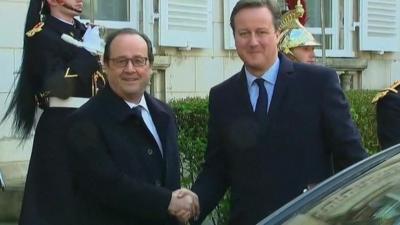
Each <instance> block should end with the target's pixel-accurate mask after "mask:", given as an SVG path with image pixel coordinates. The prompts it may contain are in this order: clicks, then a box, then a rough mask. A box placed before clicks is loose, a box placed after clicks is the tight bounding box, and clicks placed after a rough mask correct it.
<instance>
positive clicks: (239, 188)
mask: <svg viewBox="0 0 400 225" xmlns="http://www.w3.org/2000/svg"><path fill="white" fill-rule="evenodd" d="M279 58H280V67H279V72H278V76H277V81H276V84H275V90H274V93H273V97H272V100H271V104H270V108H269V112H268V119H267V122H266V123H265V124H260V123H257V121H256V118H255V115H253V114H254V112H253V109H252V106H251V103H250V97H249V94H248V88H247V83H246V77H245V72H244V69H242V71H240V72H239V73H237V74H235V75H234V76H232V77H231V78H229V79H228V80H226V81H224V82H223V83H221V84H219V85H217V86H215V87H213V88H212V89H211V91H210V97H209V101H210V102H209V111H210V118H209V131H208V132H209V133H208V146H207V152H206V158H205V164H204V168H203V170H202V172H201V173H200V174H199V177H198V179H197V181H196V182H195V184H194V186H193V190H194V192H196V193H197V194H198V196H199V199H200V207H201V212H202V215H201V217H200V221H201V220H202V219H203V218H204V216H205V215H207V214H208V213H209V212H210V211H211V210H212V209H213V208H214V207H215V205H216V204H217V203H218V201H219V200H220V198H221V197H222V196H223V194H224V193H225V191H226V189H227V188H228V187H230V188H231V214H230V224H243V225H250V224H256V223H257V222H259V221H260V220H261V219H262V218H264V217H265V216H267V215H268V214H270V213H271V212H273V211H274V210H276V209H277V208H279V207H280V206H282V205H283V204H285V203H287V202H288V201H290V200H291V199H293V198H294V197H296V196H298V195H300V194H301V193H302V192H303V190H304V189H305V188H307V186H308V185H309V184H315V183H318V182H321V181H322V180H324V179H325V178H327V177H329V176H331V175H332V174H333V172H334V171H333V165H332V160H331V159H332V157H334V158H335V159H336V163H337V166H338V167H339V168H344V167H346V166H348V165H350V164H352V163H354V162H356V161H359V160H361V159H363V158H365V157H366V156H367V154H366V152H365V151H364V150H363V148H362V146H361V144H360V136H359V133H358V131H357V129H356V128H355V126H354V124H353V122H352V120H351V117H350V113H349V107H348V104H347V102H346V99H345V96H344V94H343V92H342V90H341V88H340V86H339V83H338V77H337V75H336V73H335V71H333V70H331V69H328V68H325V67H320V66H314V65H306V64H298V63H293V62H291V61H290V60H288V59H287V58H286V57H284V56H282V55H279ZM269 94H270V93H269Z"/></svg>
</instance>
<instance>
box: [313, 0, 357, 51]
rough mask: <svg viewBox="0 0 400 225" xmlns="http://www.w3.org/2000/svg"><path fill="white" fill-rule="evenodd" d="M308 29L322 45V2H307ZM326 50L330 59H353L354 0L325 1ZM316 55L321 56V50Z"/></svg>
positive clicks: (315, 0) (318, 0)
mask: <svg viewBox="0 0 400 225" xmlns="http://www.w3.org/2000/svg"><path fill="white" fill-rule="evenodd" d="M306 7H307V9H306V10H307V17H308V21H307V23H306V27H307V29H308V30H309V31H310V32H311V33H313V35H314V37H315V38H316V40H317V41H319V42H320V43H322V30H321V1H320V0H308V1H307V5H306ZM323 13H324V20H325V23H324V25H325V49H326V55H327V56H329V57H353V56H354V55H355V54H354V52H353V41H352V39H353V33H354V29H353V28H352V25H353V0H325V1H324V11H323ZM315 52H316V54H317V55H318V56H321V50H320V49H317V50H316V51H315Z"/></svg>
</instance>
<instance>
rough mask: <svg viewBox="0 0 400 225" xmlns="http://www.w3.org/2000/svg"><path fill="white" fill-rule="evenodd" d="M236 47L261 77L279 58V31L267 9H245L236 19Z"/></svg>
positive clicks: (249, 66)
mask: <svg viewBox="0 0 400 225" xmlns="http://www.w3.org/2000/svg"><path fill="white" fill-rule="evenodd" d="M234 23H235V45H236V50H237V53H238V55H239V57H240V58H241V59H242V60H243V62H244V64H245V66H246V68H247V69H248V70H249V71H250V72H251V73H252V74H254V75H259V76H261V75H262V74H263V73H264V72H265V71H266V70H267V69H268V68H269V67H270V66H271V65H272V64H273V63H274V62H275V60H276V58H277V56H278V47H277V45H278V35H279V33H278V31H276V30H275V27H274V23H273V17H272V14H271V12H270V10H269V9H268V8H266V7H258V8H244V9H242V10H240V11H239V12H238V13H237V14H236V16H235V18H234Z"/></svg>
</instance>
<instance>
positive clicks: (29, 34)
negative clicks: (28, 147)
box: [3, 0, 104, 225]
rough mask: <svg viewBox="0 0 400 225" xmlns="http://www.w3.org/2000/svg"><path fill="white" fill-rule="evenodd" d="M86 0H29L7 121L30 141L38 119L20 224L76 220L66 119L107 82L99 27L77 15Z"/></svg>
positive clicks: (56, 224)
mask: <svg viewBox="0 0 400 225" xmlns="http://www.w3.org/2000/svg"><path fill="white" fill-rule="evenodd" d="M82 9H83V1H82V0H31V1H30V3H29V8H28V12H27V17H26V24H25V36H24V46H23V47H24V49H23V56H22V64H21V67H20V71H19V72H20V73H19V79H18V83H17V86H16V88H15V91H14V95H13V97H12V99H11V103H10V105H9V107H8V109H7V111H6V114H5V116H4V117H3V121H4V120H5V119H6V118H8V117H11V116H13V119H14V120H13V128H14V131H15V133H16V134H17V135H20V137H21V138H22V140H26V139H27V138H28V137H29V136H30V135H31V132H32V130H33V129H34V127H35V124H36V122H35V115H36V114H37V111H38V110H37V109H38V108H41V109H42V110H43V113H42V114H41V116H40V119H39V121H38V123H37V126H36V129H35V136H34V141H33V148H32V154H31V158H30V163H29V169H28V174H27V179H26V183H25V191H24V197H23V203H22V209H21V214H20V221H19V224H21V225H26V224H28V225H31V224H32V225H36V224H40V225H44V224H46V225H60V224H61V225H62V224H74V223H73V220H72V219H73V214H72V209H73V207H72V203H71V199H72V197H71V195H70V193H71V188H72V187H71V184H70V174H69V169H68V168H67V160H66V152H65V144H64V141H65V138H64V137H65V136H64V132H65V128H66V124H65V119H66V117H67V116H68V115H69V114H70V113H71V112H73V111H74V110H75V109H76V108H78V107H80V105H82V104H83V103H85V102H86V101H87V100H88V98H90V97H91V96H93V95H94V94H95V92H96V89H97V88H98V86H97V85H98V84H99V83H103V82H104V79H103V78H102V76H101V73H100V72H99V71H101V66H100V64H99V56H98V55H99V54H101V50H102V49H101V47H102V46H101V39H100V37H99V35H98V28H96V27H93V28H92V27H88V28H86V26H85V25H84V24H82V23H80V22H79V21H78V20H76V19H74V17H76V16H78V15H80V13H81V12H82Z"/></svg>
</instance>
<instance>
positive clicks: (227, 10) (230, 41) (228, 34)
mask: <svg viewBox="0 0 400 225" xmlns="http://www.w3.org/2000/svg"><path fill="white" fill-rule="evenodd" d="M238 1H239V0H224V46H225V49H227V50H230V49H235V39H234V38H233V34H232V28H231V25H230V17H231V12H232V9H233V7H234V6H235V5H236V3H237V2H238Z"/></svg>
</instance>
